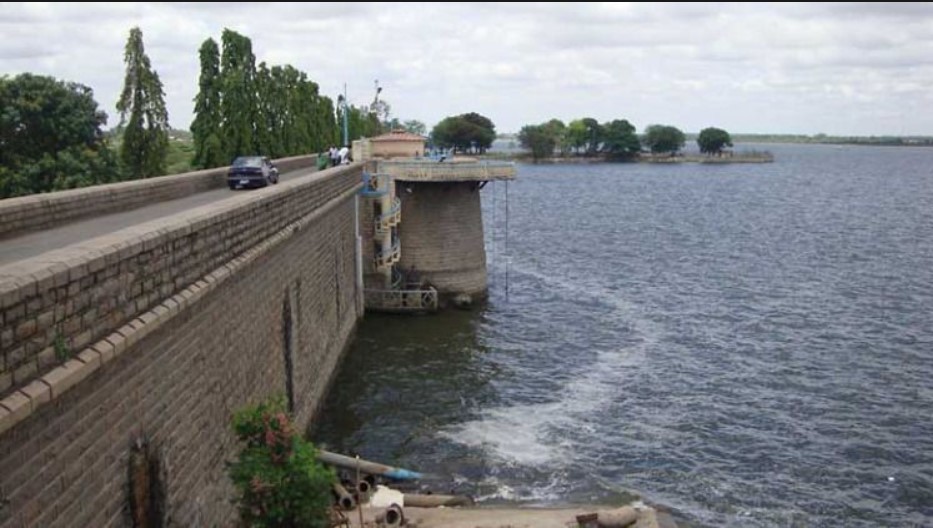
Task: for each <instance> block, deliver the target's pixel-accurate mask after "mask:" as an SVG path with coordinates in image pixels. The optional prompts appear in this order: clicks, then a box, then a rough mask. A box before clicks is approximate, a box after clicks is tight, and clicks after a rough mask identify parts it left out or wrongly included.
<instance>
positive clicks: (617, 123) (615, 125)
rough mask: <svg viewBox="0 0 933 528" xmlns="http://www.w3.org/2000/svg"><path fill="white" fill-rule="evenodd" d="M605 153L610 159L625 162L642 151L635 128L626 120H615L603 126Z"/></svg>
mask: <svg viewBox="0 0 933 528" xmlns="http://www.w3.org/2000/svg"><path fill="white" fill-rule="evenodd" d="M602 129H603V145H602V149H603V152H605V153H607V154H608V155H609V157H610V158H613V159H618V160H624V159H631V158H633V157H634V156H635V155H636V154H638V152H639V151H640V150H641V144H640V143H639V142H638V136H637V135H636V134H635V126H634V125H632V124H631V123H629V122H628V121H627V120H625V119H615V120H613V121H610V122H609V123H606V124H604V125H603V126H602Z"/></svg>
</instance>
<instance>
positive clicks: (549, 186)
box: [314, 145, 933, 527]
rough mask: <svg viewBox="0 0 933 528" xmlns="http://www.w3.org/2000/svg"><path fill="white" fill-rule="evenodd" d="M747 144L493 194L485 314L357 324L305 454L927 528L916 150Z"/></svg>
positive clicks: (548, 497)
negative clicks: (318, 451)
mask: <svg viewBox="0 0 933 528" xmlns="http://www.w3.org/2000/svg"><path fill="white" fill-rule="evenodd" d="M753 147H754V148H759V149H760V148H767V149H768V150H771V151H772V152H773V153H774V154H775V157H776V162H775V163H773V164H762V165H739V164H735V165H715V166H707V165H695V164H682V165H647V164H592V165H582V164H581V165H541V166H534V165H521V166H520V167H519V171H518V178H519V179H518V180H517V181H514V182H511V183H510V184H509V185H508V189H506V186H505V184H504V183H502V182H499V183H495V184H490V185H488V186H487V187H486V188H485V189H484V190H483V191H482V192H483V200H484V204H483V207H484V224H485V229H486V239H487V257H488V260H489V276H490V300H489V303H488V304H487V305H486V306H485V307H483V308H482V309H477V310H475V311H473V312H461V311H455V312H449V313H444V314H439V315H434V316H423V317H390V316H375V315H367V316H366V318H365V320H364V322H363V323H362V325H361V327H360V329H359V333H358V336H357V338H356V341H355V343H354V344H353V346H352V349H351V350H350V351H349V353H348V355H347V357H346V360H345V361H344V363H343V366H342V369H341V371H340V373H339V375H338V377H337V380H336V382H335V385H334V388H333V390H332V392H331V394H330V396H329V398H328V400H327V403H326V405H325V409H324V411H323V413H322V415H321V417H320V423H319V424H318V426H317V428H316V430H315V431H314V439H315V440H316V441H318V442H323V443H325V444H327V446H328V447H329V448H331V449H335V450H338V451H344V452H358V453H360V454H361V455H363V456H364V457H365V458H370V459H373V460H377V461H381V462H384V463H390V464H396V465H399V466H402V467H408V468H411V469H417V470H420V471H424V472H428V473H430V474H431V478H429V479H427V481H426V485H429V486H430V487H431V489H433V490H434V491H438V492H445V491H451V490H453V491H457V492H464V493H470V494H473V495H475V496H477V497H478V498H479V499H480V500H481V501H486V502H499V501H518V502H522V503H526V504H531V505H547V504H565V503H578V502H605V503H612V502H613V501H619V500H622V499H623V498H624V497H625V496H626V494H627V493H630V492H633V493H638V494H640V495H642V496H643V497H644V498H645V499H646V500H649V501H652V502H657V503H661V504H664V505H666V506H668V507H670V508H672V509H673V510H674V511H675V513H676V514H677V515H678V516H679V518H680V519H681V520H685V521H687V523H688V524H690V525H696V526H735V527H746V526H752V527H755V526H763V527H764V526H767V527H771V526H782V527H783V526H839V527H859V526H865V527H868V526H933V149H921V148H916V149H910V148H878V147H833V146H805V145H767V146H761V145H755V146H753ZM506 192H507V193H508V203H507V202H506ZM403 222H404V219H403ZM506 224H507V227H506Z"/></svg>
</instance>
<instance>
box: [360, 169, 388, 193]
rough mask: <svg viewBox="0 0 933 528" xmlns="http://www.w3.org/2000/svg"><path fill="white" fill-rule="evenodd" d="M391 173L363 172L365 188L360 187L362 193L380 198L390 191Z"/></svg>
mask: <svg viewBox="0 0 933 528" xmlns="http://www.w3.org/2000/svg"><path fill="white" fill-rule="evenodd" d="M389 181H391V180H390V178H389V175H387V174H370V173H368V172H363V188H362V189H360V195H362V196H366V197H369V198H378V197H380V196H384V195H385V194H386V193H387V192H389Z"/></svg>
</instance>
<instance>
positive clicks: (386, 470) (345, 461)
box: [317, 449, 423, 480]
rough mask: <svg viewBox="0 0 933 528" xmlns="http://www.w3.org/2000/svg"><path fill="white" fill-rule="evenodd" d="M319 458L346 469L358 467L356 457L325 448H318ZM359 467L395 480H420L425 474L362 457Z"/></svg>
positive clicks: (364, 471)
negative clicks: (325, 449) (332, 451)
mask: <svg viewBox="0 0 933 528" xmlns="http://www.w3.org/2000/svg"><path fill="white" fill-rule="evenodd" d="M317 459H318V460H320V461H321V462H323V463H325V464H329V465H331V466H337V467H342V468H344V469H351V470H352V469H356V467H357V465H356V464H357V460H356V459H355V458H350V457H348V456H344V455H339V454H337V453H331V452H329V451H324V450H323V449H321V450H318V454H317ZM359 468H360V471H362V472H363V473H368V474H370V475H379V476H382V477H386V478H389V479H393V480H419V479H421V478H422V477H423V475H422V474H421V473H418V472H417V471H411V470H408V469H402V468H397V467H392V466H386V465H385V464H377V463H375V462H369V461H367V460H362V459H361V460H360V461H359Z"/></svg>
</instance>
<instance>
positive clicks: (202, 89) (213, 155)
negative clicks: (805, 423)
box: [191, 38, 229, 169]
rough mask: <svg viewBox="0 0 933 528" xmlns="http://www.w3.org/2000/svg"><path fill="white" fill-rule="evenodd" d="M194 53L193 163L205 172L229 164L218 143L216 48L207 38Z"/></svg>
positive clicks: (219, 136)
mask: <svg viewBox="0 0 933 528" xmlns="http://www.w3.org/2000/svg"><path fill="white" fill-rule="evenodd" d="M198 54H199V55H200V57H201V76H200V78H199V79H198V87H199V90H198V95H197V97H195V99H194V121H192V122H191V135H192V137H193V139H194V160H193V164H194V166H195V167H198V168H201V169H208V168H211V167H220V166H223V165H226V164H227V163H228V162H229V160H228V159H227V157H226V156H225V155H224V153H223V143H222V142H221V140H220V138H221V137H222V130H221V125H222V124H223V116H222V114H221V108H220V98H221V91H220V85H221V79H220V48H218V47H217V42H216V41H215V40H214V39H212V38H209V39H207V40H205V41H204V43H203V44H201V49H200V50H199V51H198Z"/></svg>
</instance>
